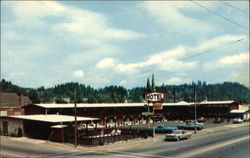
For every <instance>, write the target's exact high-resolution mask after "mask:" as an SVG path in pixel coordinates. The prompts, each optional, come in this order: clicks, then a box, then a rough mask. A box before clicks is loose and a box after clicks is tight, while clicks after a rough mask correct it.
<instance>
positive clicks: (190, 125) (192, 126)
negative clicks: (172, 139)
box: [177, 122, 204, 130]
mask: <svg viewBox="0 0 250 158" xmlns="http://www.w3.org/2000/svg"><path fill="white" fill-rule="evenodd" d="M195 127H196V129H197V130H201V129H203V128H204V126H203V125H202V124H197V123H193V122H191V123H182V124H179V125H177V128H178V129H187V130H194V129H195Z"/></svg>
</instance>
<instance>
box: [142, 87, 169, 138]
mask: <svg viewBox="0 0 250 158" xmlns="http://www.w3.org/2000/svg"><path fill="white" fill-rule="evenodd" d="M166 98H167V95H166V94H165V93H159V92H153V93H148V94H146V95H145V100H147V102H148V113H150V110H149V104H150V103H153V112H152V113H153V115H154V114H155V113H154V110H161V109H162V103H163V102H164V100H165V99H166ZM149 119H150V117H149ZM154 126H155V125H154V119H153V137H155V127H154ZM148 128H149V124H148Z"/></svg>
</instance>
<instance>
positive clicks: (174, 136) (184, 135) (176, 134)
mask: <svg viewBox="0 0 250 158" xmlns="http://www.w3.org/2000/svg"><path fill="white" fill-rule="evenodd" d="M191 136H192V132H188V131H184V130H174V131H173V132H172V133H171V134H166V135H165V140H176V141H179V140H181V139H189V138H190V137H191Z"/></svg>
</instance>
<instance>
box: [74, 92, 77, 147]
mask: <svg viewBox="0 0 250 158" xmlns="http://www.w3.org/2000/svg"><path fill="white" fill-rule="evenodd" d="M74 102H75V106H74V109H75V148H76V147H77V116H76V115H77V112H76V89H75V98H74Z"/></svg>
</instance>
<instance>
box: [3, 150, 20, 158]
mask: <svg viewBox="0 0 250 158" xmlns="http://www.w3.org/2000/svg"><path fill="white" fill-rule="evenodd" d="M4 156H7V157H24V156H21V155H20V154H14V153H6V152H3V151H1V152H0V157H4Z"/></svg>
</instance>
